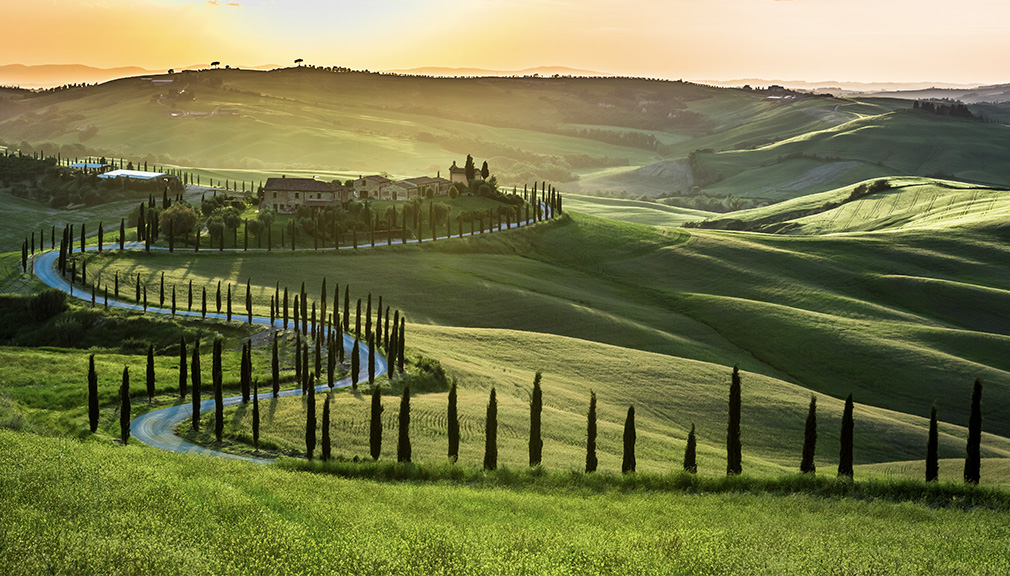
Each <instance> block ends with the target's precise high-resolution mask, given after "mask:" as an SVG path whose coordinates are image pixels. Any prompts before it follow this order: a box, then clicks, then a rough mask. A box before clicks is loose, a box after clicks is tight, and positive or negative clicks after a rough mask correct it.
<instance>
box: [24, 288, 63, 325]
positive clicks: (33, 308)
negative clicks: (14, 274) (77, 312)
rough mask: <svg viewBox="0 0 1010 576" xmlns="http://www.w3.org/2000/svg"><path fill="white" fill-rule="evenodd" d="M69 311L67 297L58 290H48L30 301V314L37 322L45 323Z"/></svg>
mask: <svg viewBox="0 0 1010 576" xmlns="http://www.w3.org/2000/svg"><path fill="white" fill-rule="evenodd" d="M66 309H67V295H66V294H64V293H63V292H61V291H59V290H56V289H52V288H50V289H46V290H43V291H42V292H40V293H38V294H36V295H34V296H32V297H31V298H30V299H29V300H28V312H29V313H30V314H31V316H32V319H33V320H35V321H36V322H43V321H45V320H48V319H50V318H52V317H53V316H56V315H57V314H60V313H62V312H63V311H65V310H66Z"/></svg>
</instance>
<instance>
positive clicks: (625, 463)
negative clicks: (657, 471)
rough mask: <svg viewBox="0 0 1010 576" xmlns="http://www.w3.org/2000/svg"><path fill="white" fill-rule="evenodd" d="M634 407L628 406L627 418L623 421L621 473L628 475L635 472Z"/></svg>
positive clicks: (635, 437)
mask: <svg viewBox="0 0 1010 576" xmlns="http://www.w3.org/2000/svg"><path fill="white" fill-rule="evenodd" d="M636 439H637V435H636V434H635V407H634V406H628V417H627V418H625V420H624V457H623V458H622V460H621V473H622V474H630V473H631V472H634V471H635V467H636V464H637V462H636V460H635V440H636Z"/></svg>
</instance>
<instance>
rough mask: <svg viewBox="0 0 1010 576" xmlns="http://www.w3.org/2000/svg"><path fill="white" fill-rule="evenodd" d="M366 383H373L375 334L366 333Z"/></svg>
mask: <svg viewBox="0 0 1010 576" xmlns="http://www.w3.org/2000/svg"><path fill="white" fill-rule="evenodd" d="M368 384H369V385H372V384H375V335H374V334H369V335H368Z"/></svg>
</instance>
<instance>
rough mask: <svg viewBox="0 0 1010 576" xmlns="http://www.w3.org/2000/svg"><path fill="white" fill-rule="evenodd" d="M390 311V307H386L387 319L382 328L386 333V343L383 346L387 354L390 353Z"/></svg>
mask: <svg viewBox="0 0 1010 576" xmlns="http://www.w3.org/2000/svg"><path fill="white" fill-rule="evenodd" d="M389 309H390V306H386V319H385V320H384V321H383V322H382V327H383V330H384V332H385V335H384V337H383V339H384V340H385V343H384V344H383V345H382V346H383V348H385V349H386V353H387V354H388V353H389Z"/></svg>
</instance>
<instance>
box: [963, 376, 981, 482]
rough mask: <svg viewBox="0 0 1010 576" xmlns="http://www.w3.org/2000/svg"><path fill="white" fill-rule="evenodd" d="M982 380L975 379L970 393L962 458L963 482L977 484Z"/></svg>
mask: <svg viewBox="0 0 1010 576" xmlns="http://www.w3.org/2000/svg"><path fill="white" fill-rule="evenodd" d="M981 451H982V379H981V378H976V379H975V386H974V387H973V388H972V391H971V411H970V413H969V415H968V443H967V450H966V454H965V458H964V481H965V482H967V483H968V484H978V481H979V479H980V478H981V476H982V474H981V470H980V469H981V465H982V456H981Z"/></svg>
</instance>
